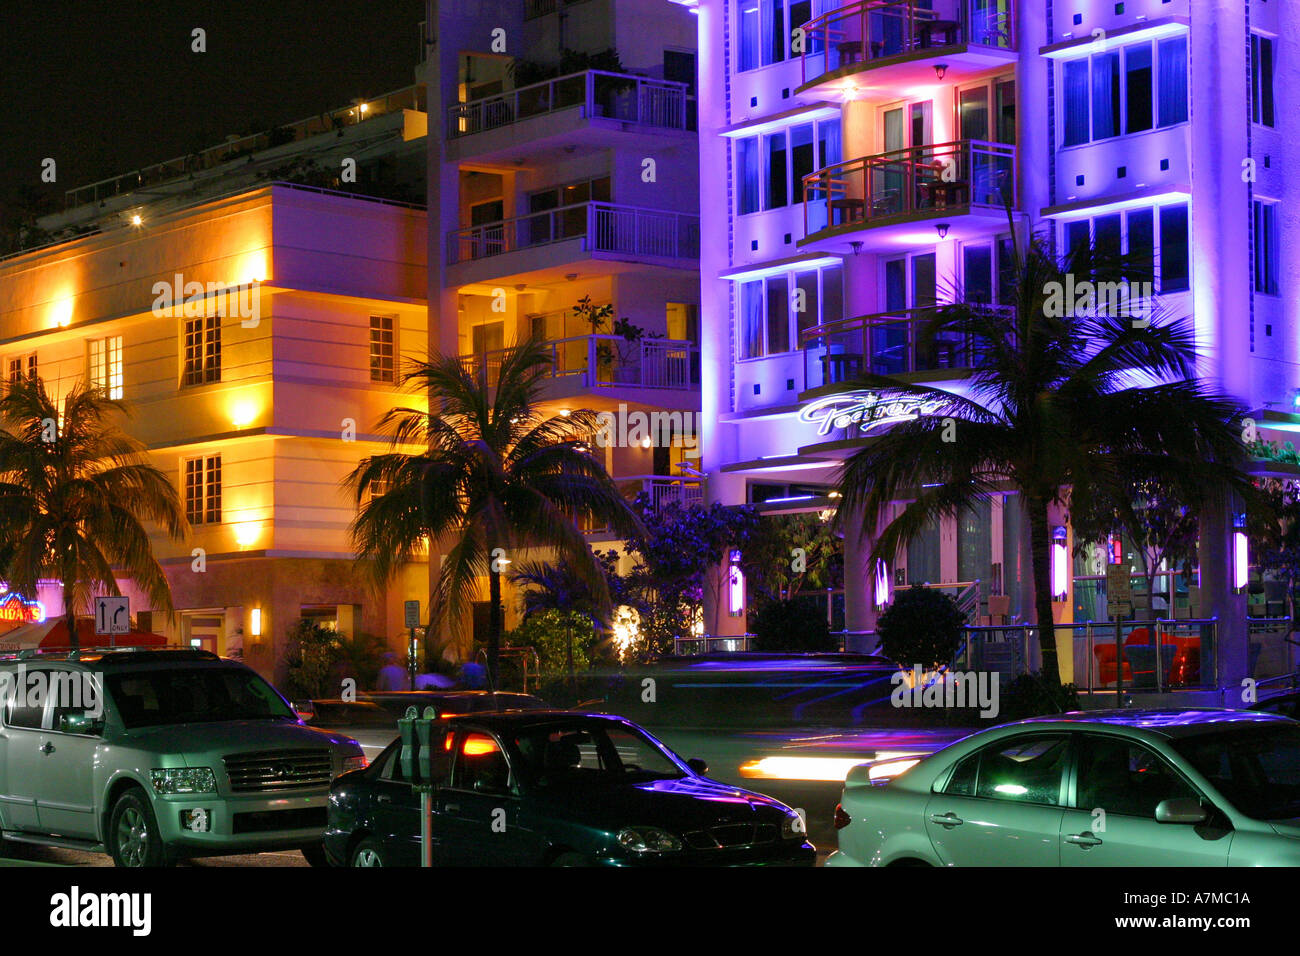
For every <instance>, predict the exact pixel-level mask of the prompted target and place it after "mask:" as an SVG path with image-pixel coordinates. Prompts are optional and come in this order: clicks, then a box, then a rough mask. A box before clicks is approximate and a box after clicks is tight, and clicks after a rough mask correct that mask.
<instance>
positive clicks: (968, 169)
mask: <svg viewBox="0 0 1300 956" xmlns="http://www.w3.org/2000/svg"><path fill="white" fill-rule="evenodd" d="M1008 202H1010V203H1011V205H1012V206H1013V207H1014V206H1015V205H1016V147H1015V146H1013V145H1010V144H1007V143H990V142H986V141H984V140H974V139H968V140H955V141H953V142H950V143H939V144H934V145H926V146H912V147H908V148H906V149H895V150H890V151H889V152H885V153H877V154H875V155H873V156H863V157H860V158H858V159H850V160H846V161H845V162H842V163H836V164H835V165H834V166H827V167H825V168H824V169H819V170H817V171H816V172H813V173H809V174H808V175H807V176H805V177H804V178H803V213H804V235H805V236H812V235H814V234H816V233H818V232H821V231H822V230H824V229H834V228H838V227H841V226H853V225H855V224H856V225H859V226H863V227H865V226H871V225H876V224H877V223H878V222H879V221H880V220H886V219H889V218H890V217H893V216H900V215H904V214H907V213H914V212H931V211H934V210H942V209H950V208H954V207H967V206H990V207H1002V206H1005V205H1006V204H1007V203H1008Z"/></svg>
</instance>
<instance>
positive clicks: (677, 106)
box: [447, 70, 687, 139]
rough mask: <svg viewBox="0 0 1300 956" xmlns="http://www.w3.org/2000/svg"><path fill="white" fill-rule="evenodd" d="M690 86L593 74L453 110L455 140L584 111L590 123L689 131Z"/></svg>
mask: <svg viewBox="0 0 1300 956" xmlns="http://www.w3.org/2000/svg"><path fill="white" fill-rule="evenodd" d="M686 90H687V87H686V84H685V83H673V82H670V81H668V80H652V79H647V78H646V77H643V76H631V75H628V74H626V73H609V72H606V71H604V70H587V71H585V72H583V73H570V74H569V75H568V76H561V77H557V78H556V79H553V80H543V81H542V82H541V83H533V84H531V85H529V86H521V87H519V88H518V89H516V90H508V91H507V92H505V93H498V94H495V95H493V96H489V97H485V98H483V99H479V100H472V101H471V102H469V103H460V104H457V105H456V106H452V107H450V108H449V109H448V110H447V135H448V137H449V138H451V139H455V138H457V137H460V136H470V135H473V134H474V133H482V132H484V131H485V130H491V129H500V128H501V127H503V126H509V125H510V124H511V123H517V122H519V121H520V120H525V119H531V118H533V117H535V116H545V115H546V114H547V113H553V112H555V111H557V110H566V109H572V108H573V107H575V106H576V107H581V108H582V110H583V113H582V115H583V116H584V117H586V118H588V119H598V118H603V119H610V120H618V121H620V122H623V123H636V124H638V125H640V126H651V127H655V128H659V129H680V130H684V129H686V128H687V109H686Z"/></svg>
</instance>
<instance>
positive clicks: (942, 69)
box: [934, 63, 948, 80]
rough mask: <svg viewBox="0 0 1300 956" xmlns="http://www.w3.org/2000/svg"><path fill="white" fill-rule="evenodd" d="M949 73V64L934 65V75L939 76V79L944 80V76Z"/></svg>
mask: <svg viewBox="0 0 1300 956" xmlns="http://www.w3.org/2000/svg"><path fill="white" fill-rule="evenodd" d="M947 72H948V64H947V63H936V64H935V65H934V75H935V76H937V77H938V78H939V79H941V80H942V79H943V76H944V74H945V73H947Z"/></svg>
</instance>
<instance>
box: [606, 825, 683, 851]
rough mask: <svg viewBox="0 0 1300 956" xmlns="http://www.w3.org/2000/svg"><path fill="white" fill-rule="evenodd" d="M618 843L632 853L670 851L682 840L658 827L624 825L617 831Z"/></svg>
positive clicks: (677, 847) (677, 846)
mask: <svg viewBox="0 0 1300 956" xmlns="http://www.w3.org/2000/svg"><path fill="white" fill-rule="evenodd" d="M618 845H619V846H621V847H622V848H623V849H625V850H630V851H632V852H633V853H671V852H673V851H674V850H680V849H681V848H682V841H681V840H679V839H677V837H675V836H673V835H672V834H671V833H669V832H668V831H667V830H660V829H659V828H658V827H625V828H624V829H622V830H619V831H618Z"/></svg>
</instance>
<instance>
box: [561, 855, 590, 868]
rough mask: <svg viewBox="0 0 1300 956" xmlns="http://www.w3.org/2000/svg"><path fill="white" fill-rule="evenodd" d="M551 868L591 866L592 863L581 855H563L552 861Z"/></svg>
mask: <svg viewBox="0 0 1300 956" xmlns="http://www.w3.org/2000/svg"><path fill="white" fill-rule="evenodd" d="M551 866H591V861H590V860H588V859H587V858H586V857H585V856H583V855H582V854H581V853H561V854H560V855H559V856H557V857H556V858H555V859H554V860H552V861H551Z"/></svg>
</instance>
